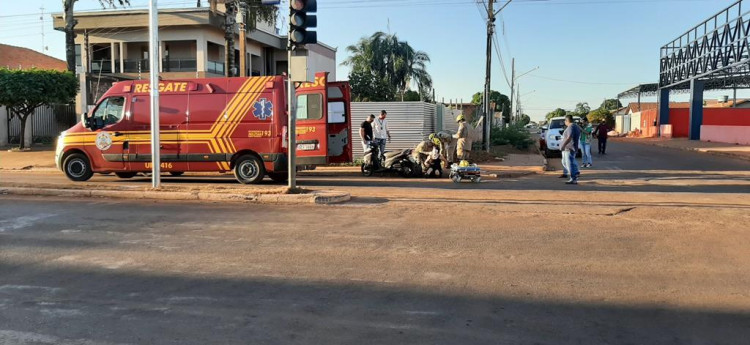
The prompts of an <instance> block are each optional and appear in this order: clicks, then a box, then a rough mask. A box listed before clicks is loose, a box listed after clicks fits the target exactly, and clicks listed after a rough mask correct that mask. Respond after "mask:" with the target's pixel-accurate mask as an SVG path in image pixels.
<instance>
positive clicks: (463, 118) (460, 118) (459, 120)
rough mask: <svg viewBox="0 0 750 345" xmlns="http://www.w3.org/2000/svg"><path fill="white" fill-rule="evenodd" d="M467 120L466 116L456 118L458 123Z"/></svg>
mask: <svg viewBox="0 0 750 345" xmlns="http://www.w3.org/2000/svg"><path fill="white" fill-rule="evenodd" d="M465 120H466V118H465V117H464V114H461V115H458V116H456V122H461V121H465Z"/></svg>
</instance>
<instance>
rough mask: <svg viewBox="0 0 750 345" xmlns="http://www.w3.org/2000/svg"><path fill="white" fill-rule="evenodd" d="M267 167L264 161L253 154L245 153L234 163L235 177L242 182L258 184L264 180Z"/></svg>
mask: <svg viewBox="0 0 750 345" xmlns="http://www.w3.org/2000/svg"><path fill="white" fill-rule="evenodd" d="M264 176H266V169H265V167H263V162H261V161H260V159H259V158H258V157H256V156H253V155H244V156H242V157H240V158H238V159H237V161H236V162H235V164H234V177H235V178H236V179H237V181H239V182H240V183H242V184H256V183H260V182H261V181H263V177H264Z"/></svg>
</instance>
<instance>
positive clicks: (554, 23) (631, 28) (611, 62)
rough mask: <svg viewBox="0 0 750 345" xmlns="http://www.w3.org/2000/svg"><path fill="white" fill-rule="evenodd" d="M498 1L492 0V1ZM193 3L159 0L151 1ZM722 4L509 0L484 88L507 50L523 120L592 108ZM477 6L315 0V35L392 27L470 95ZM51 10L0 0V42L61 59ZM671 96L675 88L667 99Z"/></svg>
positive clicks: (499, 77) (479, 35) (83, 5)
mask: <svg viewBox="0 0 750 345" xmlns="http://www.w3.org/2000/svg"><path fill="white" fill-rule="evenodd" d="M486 1H489V0H484V2H485V3H486ZM203 2H204V6H206V5H205V3H206V2H207V1H206V0H204V1H203ZM480 2H481V0H480ZM505 2H506V0H498V2H496V4H495V8H496V9H497V8H499V7H500V6H502V5H503V4H505ZM195 3H196V1H195V0H161V1H159V7H160V8H161V7H192V6H195ZM732 3H734V0H513V1H512V2H511V3H510V4H508V6H507V7H505V9H504V10H503V11H502V12H501V15H500V16H499V17H498V19H497V21H496V23H495V24H496V27H497V29H496V31H497V35H496V36H497V38H496V41H497V44H498V46H499V48H500V49H499V53H500V54H498V53H497V51H496V49H495V47H493V61H492V76H491V78H492V89H493V90H498V91H500V92H501V93H503V94H506V95H507V94H509V93H510V87H509V83H508V81H507V80H508V79H510V75H511V72H510V71H511V59H512V58H515V61H516V73H517V75H520V74H523V73H525V72H527V71H529V70H531V69H534V68H536V67H538V69H537V70H534V71H533V72H531V73H528V74H526V75H524V76H523V77H521V78H519V79H518V80H517V85H519V88H520V95H521V97H520V103H521V105H522V108H523V112H524V113H526V114H529V115H530V116H531V118H532V120H540V119H542V118H543V117H544V115H545V114H546V113H548V112H550V111H552V110H554V109H556V108H563V109H568V110H572V109H574V108H575V106H576V103H578V102H588V103H589V105H590V106H591V107H592V108H596V107H598V106H599V105H600V104H601V103H602V101H603V100H604V99H605V98H615V97H616V96H617V94H618V93H620V92H622V91H624V90H627V89H629V88H631V87H633V86H635V85H637V84H640V83H654V82H657V81H658V75H659V48H660V47H661V46H662V45H663V44H665V43H667V42H669V41H671V40H673V39H675V38H677V37H678V36H679V35H680V34H682V33H684V32H685V31H687V30H688V29H689V28H691V27H692V26H694V25H696V24H697V23H699V22H700V21H702V20H704V19H706V18H708V17H710V16H712V15H714V14H716V13H717V12H719V11H720V10H722V9H724V8H726V7H727V6H729V5H731V4H732ZM147 4H148V1H147V0H131V5H132V7H133V8H141V9H142V8H146V7H147ZM483 6H484V5H482V4H478V3H477V1H476V0H318V13H317V15H318V28H317V31H318V40H319V41H321V42H324V43H326V44H328V45H330V46H333V47H336V48H338V53H337V62H338V63H340V62H342V61H344V60H345V59H346V57H347V56H348V54H347V51H346V47H347V46H348V45H351V44H354V43H356V42H357V41H358V40H359V39H360V38H362V37H365V36H369V35H371V34H373V33H374V32H376V31H383V32H390V33H393V34H396V35H397V36H398V37H399V38H400V39H401V40H403V41H407V42H409V44H410V45H411V46H412V47H414V48H415V49H418V50H422V51H424V52H426V53H427V54H428V55H429V56H430V58H431V60H432V61H431V63H430V64H429V65H428V72H430V74H431V75H432V78H433V80H434V87H435V92H436V95H437V98H438V100H443V99H444V100H445V102H448V101H449V100H453V101H454V102H455V101H461V100H462V101H463V102H470V101H471V96H472V94H474V93H476V92H479V91H481V90H482V89H483V88H484V76H485V53H486V23H485V20H484V19H483V15H482V11H484V10H483V9H482V8H483ZM41 7H44V12H45V14H44V16H42V18H43V21H42V20H40V14H41V9H40V8H41ZM92 9H101V6H100V5H99V2H98V1H97V0H78V2H77V3H76V10H92ZM60 11H62V1H61V0H26V1H15V0H0V43H5V44H11V45H16V46H22V47H27V48H31V49H34V50H37V51H41V50H42V47H43V46H44V47H46V53H47V54H49V55H52V56H54V57H57V58H60V59H63V60H64V59H65V43H64V35H63V34H62V33H61V32H59V31H55V30H53V29H52V19H51V17H50V15H49V13H52V12H60ZM42 33H44V35H43V36H42ZM500 58H502V62H501V60H500ZM501 66H504V70H505V72H506V74H507V76H506V75H504V73H503V68H501ZM348 72H349V69H348V67H346V66H339V67H338V70H337V75H338V78H339V79H346V76H347V75H348ZM720 93H721V92H720ZM723 94H726V92H723ZM716 95H718V94H716ZM716 95H714V94H708V93H707V95H706V97H707V98H708V97H713V96H716ZM680 97H685V96H678V97H673V99H676V100H681V98H680ZM643 100H644V101H654V99H649V98H644V99H643ZM622 101H623V103H627V102H629V101H634V100H630V99H625V100H622Z"/></svg>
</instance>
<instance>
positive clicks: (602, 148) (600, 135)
mask: <svg viewBox="0 0 750 345" xmlns="http://www.w3.org/2000/svg"><path fill="white" fill-rule="evenodd" d="M608 133H609V126H607V123H606V122H602V123H600V124H599V126H596V130H595V131H594V136H595V137H596V139H597V140H598V141H599V154H600V155H606V154H607V138H608V137H609V134H608Z"/></svg>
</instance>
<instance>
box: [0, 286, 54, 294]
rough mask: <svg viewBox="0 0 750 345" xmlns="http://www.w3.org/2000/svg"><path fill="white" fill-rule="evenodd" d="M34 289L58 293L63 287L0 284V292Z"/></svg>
mask: <svg viewBox="0 0 750 345" xmlns="http://www.w3.org/2000/svg"><path fill="white" fill-rule="evenodd" d="M33 290H37V291H39V290H41V291H46V292H51V293H57V292H59V291H60V290H62V288H56V287H49V286H35V285H0V292H6V291H33Z"/></svg>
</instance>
